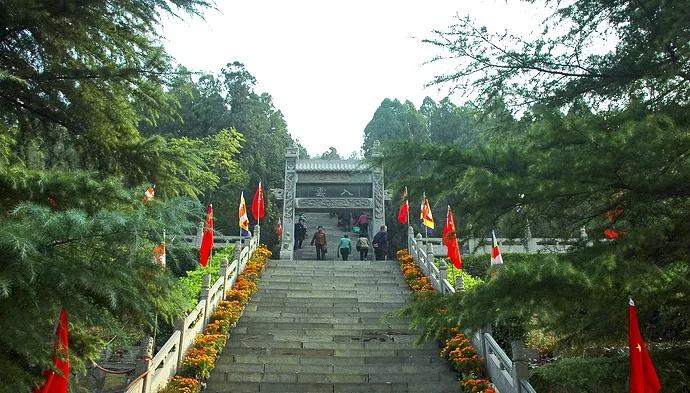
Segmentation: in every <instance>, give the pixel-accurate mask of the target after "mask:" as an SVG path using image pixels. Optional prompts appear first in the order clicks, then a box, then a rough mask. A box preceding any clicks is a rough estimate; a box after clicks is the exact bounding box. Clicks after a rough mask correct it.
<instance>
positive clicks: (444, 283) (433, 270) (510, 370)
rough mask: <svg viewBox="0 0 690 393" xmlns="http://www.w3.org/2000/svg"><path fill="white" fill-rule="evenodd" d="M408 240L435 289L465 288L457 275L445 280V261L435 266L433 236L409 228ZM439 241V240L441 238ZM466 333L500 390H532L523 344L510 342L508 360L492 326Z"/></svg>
mask: <svg viewBox="0 0 690 393" xmlns="http://www.w3.org/2000/svg"><path fill="white" fill-rule="evenodd" d="M407 239H408V251H409V253H410V255H411V256H412V258H414V261H415V263H416V264H417V266H419V267H420V268H421V269H422V271H424V274H426V275H427V276H428V277H429V281H430V282H431V285H432V286H433V287H434V289H436V290H437V291H438V292H439V293H441V294H444V295H450V294H454V293H455V292H456V291H463V290H464V287H463V283H462V278H461V277H460V276H456V278H455V283H452V284H451V283H450V282H449V281H448V270H447V266H448V265H447V264H446V262H445V260H441V263H440V264H439V266H438V267H437V266H436V264H435V263H434V259H435V258H436V255H435V254H434V251H435V250H437V249H436V248H435V247H434V245H433V242H434V241H435V240H436V239H423V238H422V235H421V234H418V235H417V236H415V234H414V230H413V229H412V227H409V228H408V234H407ZM438 242H439V243H440V239H438ZM444 251H445V250H444ZM444 253H445V252H444ZM487 263H488V261H487ZM468 336H469V337H470V339H471V341H472V345H473V346H474V347H475V349H476V350H477V353H478V354H479V355H480V356H481V357H482V359H484V366H485V368H486V373H487V375H488V376H489V378H490V379H491V382H493V384H494V385H496V387H497V389H498V391H499V392H500V393H535V391H534V389H533V388H532V385H530V383H529V382H528V381H527V376H528V371H527V361H526V358H525V351H524V348H523V346H522V343H520V342H514V343H513V344H512V350H513V359H510V358H509V357H508V355H506V353H505V351H504V350H503V349H502V348H501V347H500V345H498V343H496V340H494V338H493V337H492V336H491V329H488V328H487V329H481V330H480V331H478V332H474V333H471V334H468Z"/></svg>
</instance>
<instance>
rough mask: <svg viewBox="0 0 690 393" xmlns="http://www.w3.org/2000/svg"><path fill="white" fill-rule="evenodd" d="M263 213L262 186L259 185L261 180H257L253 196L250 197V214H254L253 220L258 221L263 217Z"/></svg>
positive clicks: (264, 212) (264, 211)
mask: <svg viewBox="0 0 690 393" xmlns="http://www.w3.org/2000/svg"><path fill="white" fill-rule="evenodd" d="M265 215H266V208H265V204H264V188H263V187H261V182H259V187H257V188H256V192H255V193H254V198H252V216H254V219H255V220H257V221H259V220H260V219H262V218H264V216H265Z"/></svg>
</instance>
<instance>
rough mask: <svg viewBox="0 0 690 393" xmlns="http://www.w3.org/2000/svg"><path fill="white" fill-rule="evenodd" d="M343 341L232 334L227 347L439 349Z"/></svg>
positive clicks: (404, 343) (403, 343)
mask: <svg viewBox="0 0 690 393" xmlns="http://www.w3.org/2000/svg"><path fill="white" fill-rule="evenodd" d="M341 337H342V339H341V340H342V341H336V340H331V341H327V340H289V339H285V340H282V339H280V338H278V339H275V338H273V337H261V336H253V335H250V336H247V337H243V338H236V337H233V336H231V337H230V340H228V342H227V344H226V345H227V348H228V349H229V350H232V349H234V348H237V347H240V348H258V349H267V348H271V349H272V350H277V349H280V350H282V349H345V350H350V349H376V350H378V349H430V350H434V349H438V345H436V344H435V343H428V344H423V345H416V344H415V343H414V341H415V340H414V339H412V340H397V341H379V340H377V339H367V338H366V337H362V338H358V337H346V336H341Z"/></svg>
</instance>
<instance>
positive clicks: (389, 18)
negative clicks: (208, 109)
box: [163, 0, 544, 156]
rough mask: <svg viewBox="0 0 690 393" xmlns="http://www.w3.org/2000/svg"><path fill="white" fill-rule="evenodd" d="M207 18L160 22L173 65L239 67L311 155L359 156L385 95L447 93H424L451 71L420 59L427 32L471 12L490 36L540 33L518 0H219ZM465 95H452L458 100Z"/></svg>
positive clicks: (429, 51)
mask: <svg viewBox="0 0 690 393" xmlns="http://www.w3.org/2000/svg"><path fill="white" fill-rule="evenodd" d="M216 5H217V8H218V9H217V10H208V11H207V12H206V14H205V18H204V19H200V18H186V19H184V20H179V19H173V20H169V21H167V22H166V23H165V24H164V29H163V35H164V36H165V38H166V47H167V49H168V51H169V52H170V54H172V55H173V56H174V57H175V59H176V60H177V62H178V63H180V64H182V65H184V66H186V67H187V68H190V69H192V70H195V71H207V72H211V73H218V71H219V70H220V69H221V67H223V66H224V65H225V64H226V63H228V62H232V61H240V62H242V63H244V64H245V66H246V68H247V70H248V71H249V72H250V73H251V74H252V75H254V77H256V79H257V80H258V83H259V85H258V90H259V91H260V92H267V93H269V94H271V96H272V97H273V102H274V104H275V105H276V107H277V108H278V109H280V110H281V111H282V112H283V114H284V116H285V119H286V121H287V124H288V129H289V131H290V133H291V134H292V135H293V137H295V138H297V139H299V141H300V143H302V144H303V145H304V146H305V147H306V148H307V150H308V151H309V153H310V154H311V155H312V156H314V155H316V154H321V153H323V152H325V151H326V150H327V149H328V147H329V146H334V147H335V148H336V149H337V150H338V152H339V153H341V155H345V156H347V155H348V154H349V153H351V152H352V151H357V150H359V148H360V146H361V144H362V132H363V130H364V127H365V126H366V124H367V123H368V122H369V120H371V117H372V115H373V114H374V111H375V110H376V108H377V107H378V106H379V104H380V103H381V101H382V100H383V99H384V98H386V97H389V98H398V99H400V100H401V101H402V100H408V99H409V100H411V101H412V102H414V103H415V105H416V106H417V107H419V105H420V104H421V102H422V100H423V99H424V97H425V96H430V97H432V98H434V99H435V100H439V99H441V98H443V97H444V96H446V89H439V88H438V87H431V88H424V84H425V83H427V82H429V81H430V80H431V79H432V78H433V76H434V75H436V74H438V73H439V72H447V71H450V70H451V68H450V67H451V65H443V66H441V65H440V64H433V65H423V63H424V62H425V61H427V60H429V59H430V58H432V57H433V56H434V55H435V54H438V52H437V49H436V48H433V47H431V46H430V45H427V44H423V43H421V42H420V39H421V38H425V37H429V36H430V31H431V30H433V29H443V28H444V27H446V26H449V25H451V24H453V23H454V20H455V16H456V15H461V16H464V15H468V14H469V15H470V16H471V17H473V18H475V19H476V20H477V21H478V22H480V23H482V24H484V25H487V26H488V27H489V28H490V29H492V30H499V31H504V30H506V29H508V30H509V31H511V32H516V33H520V34H526V33H529V32H531V31H538V30H539V29H538V27H537V24H536V23H537V22H538V21H539V20H540V19H541V16H543V15H544V10H543V9H538V7H536V6H534V5H530V4H525V3H522V2H519V1H517V0H507V1H506V0H456V1H448V0H426V1H418V0H417V1H408V0H397V1H393V0H367V1H364V0H352V1H348V2H331V1H323V0H320V1H317V0H311V1H305V0H293V1H285V0H253V1H242V2H239V1H230V0H217V4H216ZM460 99H461V98H460V97H458V98H457V99H455V101H456V102H459V100H460Z"/></svg>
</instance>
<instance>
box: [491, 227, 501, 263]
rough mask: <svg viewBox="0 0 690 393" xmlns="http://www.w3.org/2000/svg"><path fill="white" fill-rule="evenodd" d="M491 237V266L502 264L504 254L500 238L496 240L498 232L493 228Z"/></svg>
mask: <svg viewBox="0 0 690 393" xmlns="http://www.w3.org/2000/svg"><path fill="white" fill-rule="evenodd" d="M491 238H492V240H493V244H492V247H491V266H493V265H502V264H503V256H502V255H501V249H500V248H499V247H498V240H496V234H495V233H494V231H493V230H492V231H491Z"/></svg>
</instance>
